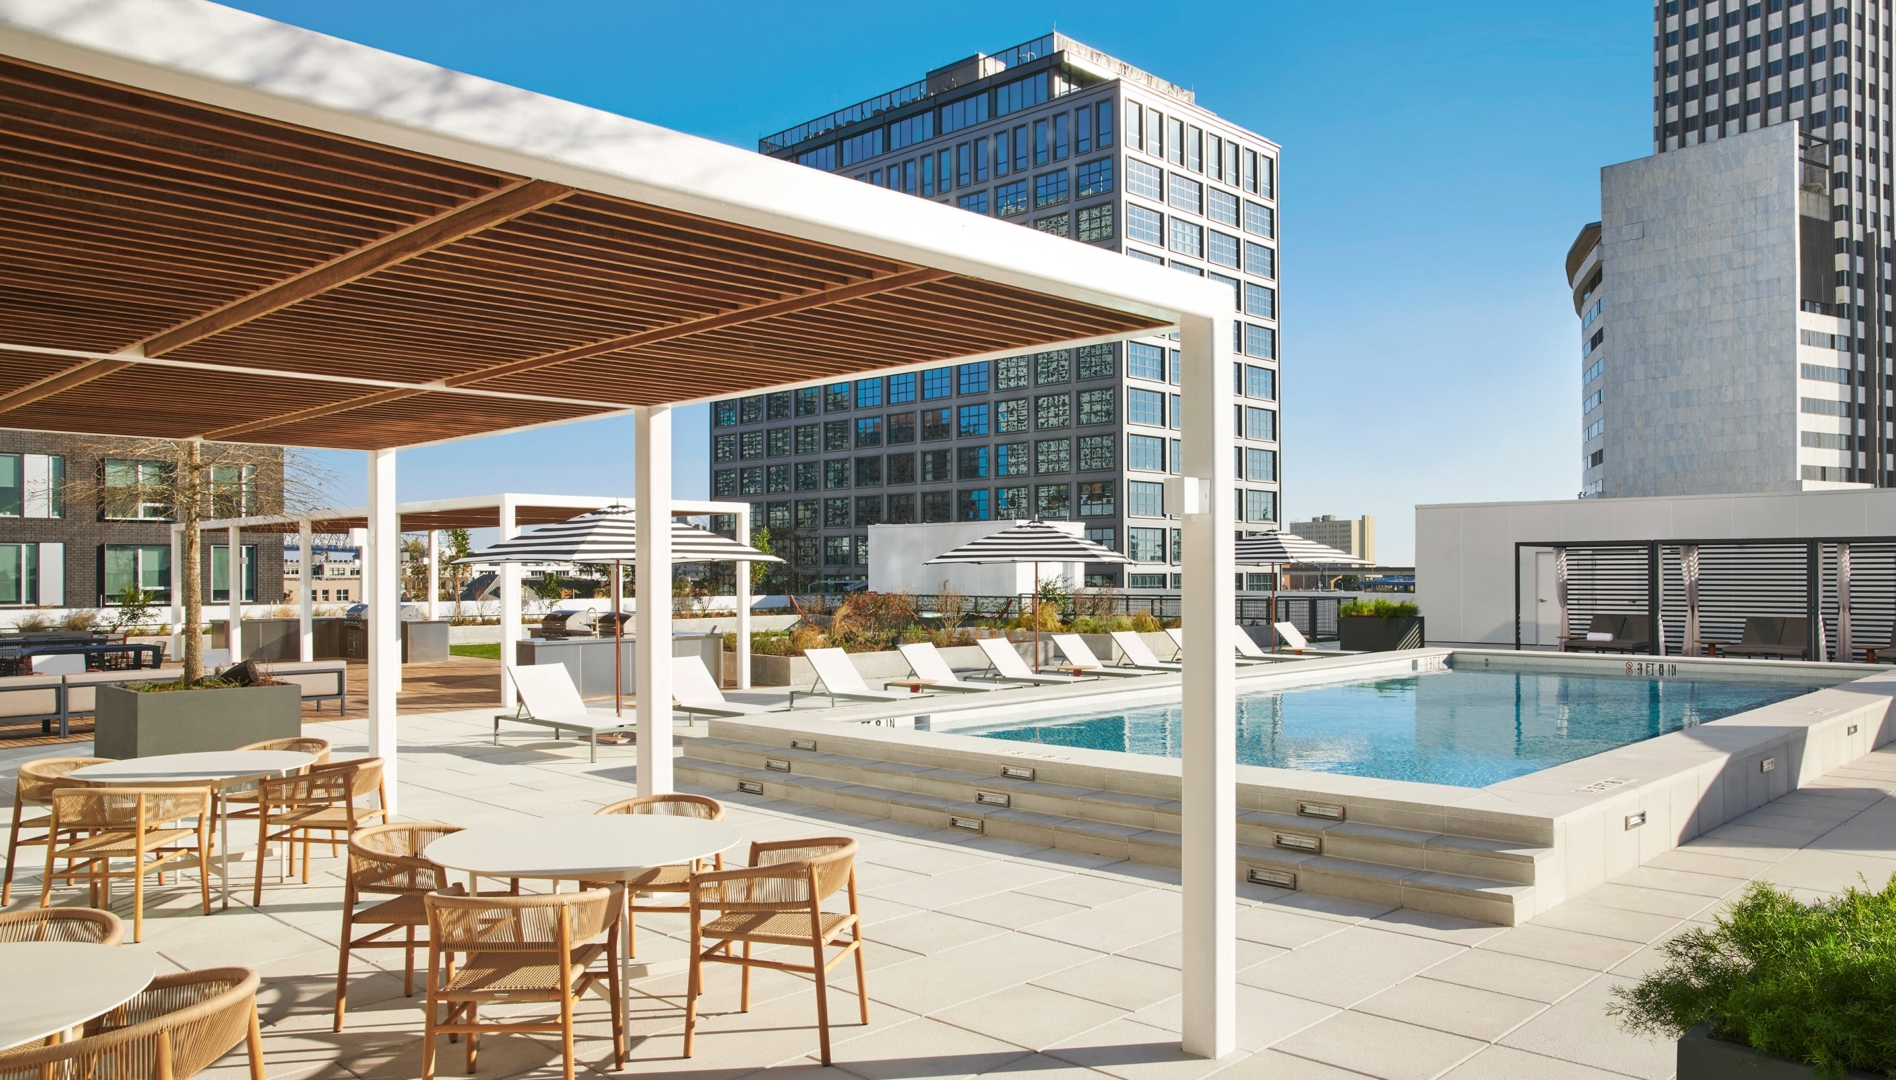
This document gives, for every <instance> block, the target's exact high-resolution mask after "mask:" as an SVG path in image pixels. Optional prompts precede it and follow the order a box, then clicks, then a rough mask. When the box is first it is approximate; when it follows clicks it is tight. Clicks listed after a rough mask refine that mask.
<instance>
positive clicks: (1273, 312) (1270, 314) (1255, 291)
mask: <svg viewBox="0 0 1896 1080" xmlns="http://www.w3.org/2000/svg"><path fill="white" fill-rule="evenodd" d="M1244 313H1245V314H1246V315H1250V316H1253V317H1255V318H1259V319H1275V318H1277V290H1276V289H1273V288H1271V287H1270V286H1269V285H1256V284H1253V283H1251V282H1249V281H1247V282H1245V283H1244Z"/></svg>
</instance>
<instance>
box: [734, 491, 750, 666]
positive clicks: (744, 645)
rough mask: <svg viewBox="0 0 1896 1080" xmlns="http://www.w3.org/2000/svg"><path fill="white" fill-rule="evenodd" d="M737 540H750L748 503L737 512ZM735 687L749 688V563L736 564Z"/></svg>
mask: <svg viewBox="0 0 1896 1080" xmlns="http://www.w3.org/2000/svg"><path fill="white" fill-rule="evenodd" d="M737 542H738V543H740V544H748V543H750V542H751V515H750V504H749V503H745V504H744V509H742V510H739V511H738V512H737ZM737 688H738V689H739V690H749V689H750V688H751V564H749V563H747V562H741V563H738V564H737Z"/></svg>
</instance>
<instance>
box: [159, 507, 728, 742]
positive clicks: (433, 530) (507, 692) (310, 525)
mask: <svg viewBox="0 0 1896 1080" xmlns="http://www.w3.org/2000/svg"><path fill="white" fill-rule="evenodd" d="M614 503H617V504H619V505H622V506H630V507H632V508H633V509H634V510H636V509H637V508H638V503H637V500H635V499H620V498H606V497H600V496H595V495H529V494H518V493H514V492H504V493H501V494H497V495H467V496H459V497H456V498H450V499H423V500H420V501H418V502H405V503H399V504H397V505H396V507H395V523H396V532H395V546H396V550H397V552H398V558H397V562H398V563H399V561H400V560H399V551H400V544H401V537H402V536H404V535H408V534H412V533H417V532H423V531H425V532H426V533H427V534H428V578H429V580H430V581H431V582H432V583H433V586H434V587H433V588H431V589H430V590H429V596H428V599H427V601H426V608H427V612H428V617H429V618H431V619H435V618H439V617H440V615H441V607H440V604H441V601H440V595H441V532H442V530H444V529H499V530H500V538H501V539H503V540H506V539H510V538H512V537H515V536H518V535H520V531H521V529H522V528H523V527H527V528H530V527H532V526H535V525H550V524H553V523H554V522H558V521H564V520H566V519H567V518H570V517H574V516H577V515H579V514H583V513H585V512H586V511H588V510H597V509H599V508H600V507H602V506H611V505H613V504H614ZM670 510H671V516H672V517H674V518H681V517H703V516H705V515H708V514H729V515H731V516H732V517H734V518H736V519H737V536H738V539H739V540H741V541H748V539H749V537H750V511H751V504H749V503H744V502H715V501H704V500H693V499H673V500H672V502H671V508H670ZM368 522H369V509H368V508H367V507H349V508H345V509H330V510H309V511H305V512H302V513H298V514H259V515H255V516H252V517H242V518H218V519H215V520H211V521H205V522H202V523H200V525H199V528H200V529H202V530H203V531H205V532H223V533H226V534H227V535H228V537H229V539H228V540H227V541H226V542H227V543H228V545H229V548H228V550H229V551H230V552H231V555H230V556H229V558H230V560H231V562H230V564H229V565H230V571H229V573H230V580H231V582H233V583H236V582H240V581H242V580H243V566H242V557H243V555H242V553H243V545H242V543H241V542H240V540H239V537H240V536H241V535H242V534H243V533H245V532H266V533H267V532H283V533H287V532H291V531H294V532H295V533H296V534H297V537H298V544H299V546H300V549H301V556H302V558H301V560H300V562H299V566H298V571H297V593H298V596H299V598H300V599H299V600H298V602H297V618H298V621H299V622H300V623H301V626H300V627H299V634H298V638H299V641H300V646H299V650H298V651H299V654H300V658H301V659H303V660H308V659H311V657H312V655H313V652H314V637H315V635H314V631H313V619H314V616H315V611H314V608H315V604H314V602H313V600H312V598H311V594H310V540H311V537H312V536H314V535H315V534H316V533H343V532H349V531H351V530H354V529H367V528H368ZM181 529H182V526H178V525H174V526H172V528H171V624H172V625H173V626H182V625H183V624H184V598H183V584H182V582H181V577H182V570H181V564H180V559H179V554H178V551H179V543H178V535H179V532H180V530H181ZM371 540H373V534H371ZM374 559H375V552H374V551H373V550H370V549H365V550H364V551H363V563H364V565H365V566H367V565H371V564H373V562H374ZM749 569H750V564H748V563H739V564H737V574H736V577H737V637H738V649H737V688H738V689H740V690H748V689H750V685H751V664H750V649H749V647H748V646H749V643H750V634H751V583H750V573H749ZM398 576H399V570H398ZM499 576H500V589H499V593H500V640H501V643H502V644H503V646H504V645H505V644H506V643H508V642H512V641H518V640H520V626H521V609H520V576H521V565H520V564H519V563H501V564H500V573H499ZM362 580H363V585H364V591H363V595H362V598H361V599H362V601H363V603H365V604H367V605H368V606H369V610H370V611H371V612H373V611H374V609H375V603H374V601H375V599H376V598H377V594H376V593H375V592H374V591H373V588H372V587H371V584H372V580H373V579H372V578H371V577H370V576H369V575H367V574H365V575H364V576H363V579H362ZM661 580H669V576H667V577H666V578H664V579H661ZM241 591H242V590H241V589H237V588H232V589H231V590H229V592H230V613H229V621H230V625H231V626H232V627H233V628H234V629H232V630H231V631H230V634H231V637H230V654H231V657H232V659H236V658H238V657H241V656H242V655H243V648H242V645H241V642H242V640H243V638H242V630H241V626H240V624H241V619H242V612H243V603H242V600H241V596H240V593H241ZM665 601H666V603H668V604H669V603H670V594H669V593H667V594H666V596H665ZM669 636H670V635H669V633H667V638H669ZM667 648H669V646H664V647H661V648H660V649H659V651H658V653H657V655H658V656H667V655H670V654H669V653H668V652H666V651H665V650H666V649H667ZM634 649H635V652H634V655H635V656H637V657H638V658H639V662H640V663H646V662H647V660H648V658H647V657H646V656H645V655H644V654H645V651H646V647H645V646H644V645H635V646H634ZM500 662H501V666H502V667H511V666H513V657H512V655H511V654H510V653H509V652H508V650H507V649H506V648H504V647H503V648H502V649H501V651H500ZM644 670H650V668H649V667H647V668H645V669H644ZM396 685H397V686H400V682H399V676H398V677H397V683H396ZM514 697H515V695H514V686H513V681H512V680H510V679H508V678H506V677H505V675H503V676H502V678H501V680H500V704H501V707H502V708H509V709H510V708H512V707H513V705H514Z"/></svg>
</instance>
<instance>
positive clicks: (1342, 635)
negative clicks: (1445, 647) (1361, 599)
mask: <svg viewBox="0 0 1896 1080" xmlns="http://www.w3.org/2000/svg"><path fill="white" fill-rule="evenodd" d="M1336 636H1337V647H1338V648H1340V649H1342V650H1343V651H1345V652H1392V651H1394V650H1396V649H1420V648H1422V646H1423V636H1422V616H1420V615H1416V616H1414V617H1412V618H1407V619H1384V618H1379V617H1377V616H1375V615H1345V616H1343V617H1342V618H1340V619H1338V620H1337V621H1336Z"/></svg>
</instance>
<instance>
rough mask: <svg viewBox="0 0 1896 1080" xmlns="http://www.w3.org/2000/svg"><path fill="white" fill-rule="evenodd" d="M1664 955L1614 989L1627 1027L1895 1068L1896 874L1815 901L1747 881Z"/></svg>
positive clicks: (1823, 1065) (1818, 1062) (1889, 1071)
mask: <svg viewBox="0 0 1896 1080" xmlns="http://www.w3.org/2000/svg"><path fill="white" fill-rule="evenodd" d="M1661 951H1662V952H1664V954H1665V957H1666V963H1665V966H1664V967H1661V968H1659V969H1658V970H1656V971H1653V972H1652V973H1650V974H1648V975H1647V976H1646V977H1645V978H1644V979H1642V980H1641V981H1640V983H1639V984H1638V985H1637V986H1634V987H1632V988H1630V989H1623V988H1622V989H1616V990H1615V991H1614V997H1615V1000H1614V1001H1613V1003H1612V1004H1610V1005H1608V1006H1607V1012H1608V1013H1609V1014H1611V1015H1614V1016H1617V1017H1619V1018H1620V1023H1621V1025H1622V1026H1623V1027H1625V1028H1626V1029H1627V1030H1629V1031H1632V1032H1635V1033H1639V1034H1646V1035H1666V1036H1671V1037H1674V1038H1676V1037H1677V1036H1679V1035H1681V1034H1683V1033H1684V1032H1685V1030H1686V1029H1687V1028H1690V1027H1692V1026H1694V1025H1696V1024H1700V1023H1709V1024H1710V1025H1711V1034H1712V1037H1713V1038H1717V1039H1723V1040H1725V1041H1726V1042H1734V1043H1739V1044H1741V1045H1744V1046H1749V1047H1751V1048H1753V1049H1755V1050H1761V1051H1763V1052H1765V1053H1767V1054H1775V1055H1777V1056H1778V1057H1781V1058H1788V1059H1790V1060H1792V1061H1797V1062H1802V1063H1803V1064H1806V1065H1809V1066H1811V1067H1812V1068H1814V1069H1816V1070H1817V1074H1818V1075H1819V1076H1824V1077H1838V1076H1842V1075H1843V1073H1844V1070H1846V1069H1862V1070H1864V1071H1865V1072H1872V1073H1878V1074H1882V1075H1886V1076H1896V876H1893V877H1891V878H1890V881H1889V883H1888V884H1886V885H1884V886H1883V887H1882V889H1881V890H1872V889H1870V888H1869V886H1868V883H1867V882H1866V883H1865V886H1864V888H1862V889H1856V888H1851V889H1846V890H1845V891H1844V892H1843V893H1842V894H1840V895H1838V896H1836V897H1834V898H1832V899H1830V900H1825V901H1820V902H1818V903H1814V904H1805V903H1802V902H1800V901H1799V900H1798V899H1797V898H1796V897H1794V896H1792V895H1791V894H1790V893H1788V892H1785V891H1784V890H1781V889H1778V888H1776V887H1775V886H1772V885H1770V884H1768V883H1765V882H1754V883H1753V884H1752V885H1751V886H1750V887H1749V888H1748V889H1746V890H1745V893H1744V895H1743V896H1742V897H1741V898H1740V899H1739V900H1738V901H1737V902H1735V903H1733V904H1732V905H1731V907H1730V909H1729V910H1727V911H1726V912H1725V913H1724V914H1723V915H1720V916H1719V917H1718V921H1717V925H1716V926H1715V927H1713V928H1711V929H1703V928H1694V929H1691V930H1688V931H1686V932H1685V933H1683V934H1680V935H1679V936H1678V937H1675V938H1673V939H1672V940H1670V941H1668V942H1666V943H1665V945H1663V946H1661Z"/></svg>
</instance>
